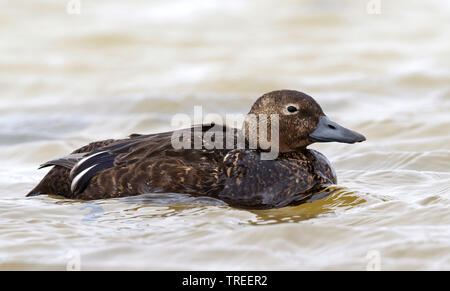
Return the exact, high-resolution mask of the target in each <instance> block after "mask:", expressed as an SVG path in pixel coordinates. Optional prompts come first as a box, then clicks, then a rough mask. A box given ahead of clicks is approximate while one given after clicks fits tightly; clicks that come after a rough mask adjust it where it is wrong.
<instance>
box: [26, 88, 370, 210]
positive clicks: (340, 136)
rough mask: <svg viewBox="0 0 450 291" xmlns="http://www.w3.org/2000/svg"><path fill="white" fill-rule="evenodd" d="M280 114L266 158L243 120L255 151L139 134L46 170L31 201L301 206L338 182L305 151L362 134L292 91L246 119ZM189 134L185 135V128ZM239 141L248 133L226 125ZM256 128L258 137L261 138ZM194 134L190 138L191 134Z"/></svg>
mask: <svg viewBox="0 0 450 291" xmlns="http://www.w3.org/2000/svg"><path fill="white" fill-rule="evenodd" d="M274 114H276V115H277V116H278V132H279V135H278V145H279V147H278V151H279V153H278V155H277V156H276V157H275V159H263V158H262V155H264V153H267V148H265V149H263V147H261V146H260V140H259V139H260V136H259V134H260V133H259V130H258V127H255V126H251V125H249V122H248V119H246V121H245V122H244V129H245V130H244V132H245V134H244V135H245V138H244V140H245V144H246V145H248V144H249V136H250V135H251V134H252V133H253V134H256V136H257V139H258V141H257V143H256V146H255V147H253V148H252V147H250V148H249V147H247V146H246V147H244V148H242V147H241V148H239V147H238V148H236V147H235V148H234V149H233V148H232V149H226V147H225V146H224V147H221V148H219V147H216V148H211V147H206V146H205V145H201V146H200V147H196V148H195V147H194V148H192V147H191V148H186V147H184V148H175V147H174V146H173V140H172V139H173V136H174V133H176V132H165V133H156V134H150V135H138V134H133V135H131V136H130V137H129V138H126V139H120V140H112V139H109V140H104V141H97V142H93V143H90V144H88V145H86V146H84V147H82V148H80V149H78V150H76V151H74V152H73V153H72V154H70V155H68V156H66V157H63V158H60V159H55V160H52V161H49V162H47V163H45V164H43V165H42V166H41V168H43V167H48V166H54V168H53V169H51V170H50V171H49V173H48V174H47V175H46V176H45V177H44V178H43V179H42V181H41V182H40V183H39V185H37V186H36V187H35V188H34V189H33V190H32V191H31V192H30V193H29V194H28V195H27V196H35V195H41V194H56V195H61V196H64V197H67V198H72V199H83V200H92V199H103V198H116V197H125V196H133V195H139V194H144V193H181V194H189V195H193V196H209V197H214V198H217V199H220V200H223V201H225V202H227V203H228V204H229V205H232V206H236V207H241V208H254V209H258V208H259V209H262V208H275V207H283V206H287V205H296V204H301V203H304V202H305V201H307V200H308V199H310V198H311V196H312V195H313V194H314V193H316V192H318V191H320V190H322V189H324V188H325V187H326V186H327V185H330V184H335V183H336V182H337V181H336V175H335V172H334V170H333V168H332V166H331V164H330V162H329V161H328V160H327V159H326V158H325V156H323V155H322V154H321V153H319V152H317V151H315V150H310V149H307V146H308V145H310V144H312V143H314V142H332V141H335V142H343V143H355V142H361V141H364V140H365V137H364V136H363V135H361V134H359V133H357V132H354V131H352V130H349V129H346V128H344V127H342V126H340V125H338V124H337V123H335V122H333V121H331V120H330V119H328V117H327V116H326V115H325V114H324V113H323V111H322V108H321V107H320V106H319V104H317V102H316V101H315V100H314V99H313V98H312V97H310V96H308V95H306V94H304V93H301V92H298V91H292V90H280V91H273V92H270V93H267V94H265V95H263V96H261V97H260V98H259V99H258V100H256V102H255V103H254V104H253V106H252V108H251V110H250V112H249V115H247V116H250V115H251V116H256V118H257V119H258V116H262V115H266V116H275V115H274ZM214 128H216V125H214V124H212V125H202V126H193V127H191V128H190V129H187V130H188V132H189V133H190V134H189V137H190V139H189V140H194V139H195V134H199V135H200V138H201V139H203V138H204V136H205V135H206V133H207V132H211V131H213V132H214V130H215V129H214ZM185 131H186V130H185ZM230 131H231V133H232V137H234V139H235V140H234V142H235V143H236V140H237V139H238V136H241V137H242V136H243V135H241V133H242V131H241V130H238V129H235V128H229V127H225V126H220V129H219V130H218V131H217V130H216V131H215V132H216V133H219V132H220V133H221V135H218V136H223V137H225V136H226V134H224V133H225V132H227V133H229V132H230ZM256 131H258V133H256ZM191 134H192V135H191Z"/></svg>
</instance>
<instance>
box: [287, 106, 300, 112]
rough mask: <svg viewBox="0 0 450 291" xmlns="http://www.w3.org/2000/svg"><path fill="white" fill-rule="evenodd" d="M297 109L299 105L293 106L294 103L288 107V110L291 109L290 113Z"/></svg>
mask: <svg viewBox="0 0 450 291" xmlns="http://www.w3.org/2000/svg"><path fill="white" fill-rule="evenodd" d="M297 110H298V109H297V107H295V106H292V105H291V106H288V107H287V111H289V112H290V113H294V112H296V111H297Z"/></svg>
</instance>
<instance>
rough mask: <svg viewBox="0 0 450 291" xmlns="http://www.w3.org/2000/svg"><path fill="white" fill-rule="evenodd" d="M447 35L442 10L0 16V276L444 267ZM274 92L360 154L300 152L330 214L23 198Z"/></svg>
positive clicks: (262, 0)
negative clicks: (351, 137) (312, 166)
mask: <svg viewBox="0 0 450 291" xmlns="http://www.w3.org/2000/svg"><path fill="white" fill-rule="evenodd" d="M369 2H372V3H375V6H373V5H372V6H370V5H369V7H368V4H369ZM77 3H79V4H81V6H80V7H77ZM68 4H75V6H74V5H69V7H68ZM377 4H381V5H380V6H377ZM68 8H69V9H68ZM77 8H80V9H79V10H77ZM449 19H450V4H449V2H448V1H444V0H442V1H437V0H432V1H418V0H408V1H407V0H396V1H389V0H380V1H363V0H361V1H350V0H342V1H333V0H317V1H312V0H310V1H307V0H304V1H298V0H297V1H294V0H290V1H282V2H279V1H266V0H229V1H220V0H209V1H200V0H189V1H188V0H176V1H175V0H170V1H147V0H130V1H117V0H97V1H87V0H80V1H73V0H72V1H61V0H40V1H28V0H14V1H12V0H10V1H5V0H3V1H1V2H0V40H1V41H0V52H1V53H0V160H1V165H0V270H4V269H63V270H64V269H79V268H81V269H82V270H89V269H127V270H128V269H129V270H133V269H170V270H179V269H188V270H192V269H208V270H222V269H231V270H248V269H252V270H260V269H261V270H268V269H275V270H298V269H300V270H301V269H314V270H315V269H318V270H327V269H352V270H365V269H371V268H375V269H378V268H381V269H382V270H398V269H414V270H416V269H419V270H430V269H447V270H448V269H450V229H449V223H450V211H449V206H450V186H449V185H450V172H449V170H450V167H449V165H450V146H449V145H450V135H449V133H450V130H449V128H450V41H449V40H450V25H449ZM283 88H286V89H296V90H300V91H304V92H306V93H308V94H310V95H312V96H314V97H315V98H316V100H317V101H318V102H319V103H320V104H321V105H322V107H323V109H324V111H325V112H326V113H327V114H328V116H330V117H331V118H332V119H334V120H335V121H337V122H339V123H341V124H343V125H345V126H346V127H349V128H352V129H354V130H357V131H359V132H362V133H364V134H365V135H366V137H367V138H368V140H367V142H365V143H362V144H357V145H342V144H321V145H313V146H312V148H315V149H318V150H319V151H321V152H322V153H324V154H325V155H326V156H327V157H328V158H329V159H330V160H331V161H332V163H333V164H334V166H335V168H336V171H337V174H338V179H339V185H338V186H337V187H335V190H336V191H335V193H334V194H333V195H331V196H328V197H327V198H325V199H322V200H319V201H316V202H313V203H308V204H304V205H300V206H296V207H286V208H282V209H274V210H264V211H247V210H239V209H234V208H230V207H228V206H226V205H221V204H218V203H216V202H214V201H209V200H208V199H204V200H200V201H198V200H195V199H190V198H188V197H186V198H183V199H180V198H179V197H176V195H175V194H173V195H172V194H171V195H172V196H173V197H172V196H171V195H167V196H165V197H163V199H162V200H159V199H158V198H159V197H154V196H151V195H144V196H140V197H135V198H127V199H113V200H99V201H94V202H92V201H91V202H80V201H70V200H67V199H61V198H57V197H48V196H42V197H34V198H25V194H26V193H27V191H29V190H30V189H31V188H32V187H33V186H34V185H35V184H36V183H37V182H38V181H39V180H40V179H41V178H42V177H43V176H44V175H45V172H46V171H45V170H41V171H37V170H36V168H37V166H38V165H39V164H40V163H42V162H45V161H47V160H49V159H52V158H55V157H58V156H62V155H65V154H67V153H68V152H71V151H72V150H73V149H74V148H77V147H79V146H82V145H84V144H86V143H88V142H90V141H93V140H100V139H105V138H122V137H125V136H127V135H129V134H131V133H133V132H139V133H152V132H158V131H163V130H170V129H171V128H170V120H171V117H172V116H173V115H174V114H176V113H188V114H192V113H193V106H194V105H201V106H203V109H204V111H206V113H219V114H226V113H244V114H245V113H247V112H248V110H249V108H250V106H251V104H252V103H253V102H254V100H255V99H256V98H257V97H259V96H260V95H262V94H263V93H265V92H268V91H272V90H276V89H283ZM172 199H173V200H172ZM161 201H164V203H161ZM172 202H173V203H172Z"/></svg>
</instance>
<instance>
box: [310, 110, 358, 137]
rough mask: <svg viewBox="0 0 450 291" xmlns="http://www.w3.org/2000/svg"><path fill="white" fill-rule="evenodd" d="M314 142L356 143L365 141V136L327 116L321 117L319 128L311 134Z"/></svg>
mask: <svg viewBox="0 0 450 291" xmlns="http://www.w3.org/2000/svg"><path fill="white" fill-rule="evenodd" d="M309 139H310V140H311V141H313V142H332V141H335V142H343V143H355V142H362V141H365V140H366V138H365V136H364V135H362V134H360V133H357V132H356V131H353V130H350V129H347V128H345V127H343V126H341V125H339V124H337V123H336V122H334V121H332V120H330V119H329V118H328V117H326V116H321V117H320V119H319V123H318V124H317V128H316V129H315V130H314V131H313V132H312V133H310V134H309Z"/></svg>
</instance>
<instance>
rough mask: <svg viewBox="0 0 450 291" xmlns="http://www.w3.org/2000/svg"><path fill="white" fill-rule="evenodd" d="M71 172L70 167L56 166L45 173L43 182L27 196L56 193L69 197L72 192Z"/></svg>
mask: <svg viewBox="0 0 450 291" xmlns="http://www.w3.org/2000/svg"><path fill="white" fill-rule="evenodd" d="M69 174H70V170H69V169H67V168H65V167H61V166H55V167H54V168H53V169H51V170H50V172H48V174H47V175H45V177H44V178H43V179H42V180H41V182H39V184H38V185H37V186H36V187H34V188H33V190H31V191H30V192H29V193H28V194H27V197H31V196H38V195H43V194H55V195H61V196H64V197H69V196H70V195H71V194H72V192H71V191H70V178H69Z"/></svg>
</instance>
